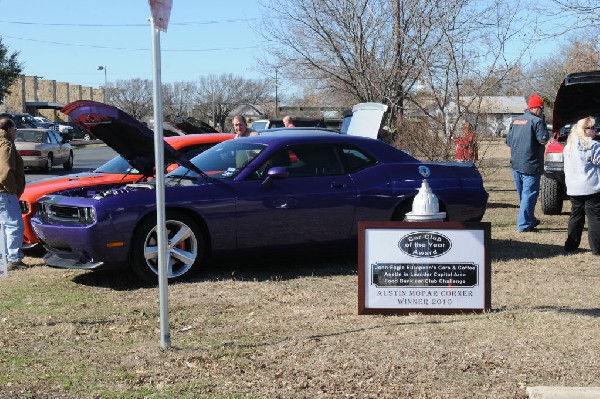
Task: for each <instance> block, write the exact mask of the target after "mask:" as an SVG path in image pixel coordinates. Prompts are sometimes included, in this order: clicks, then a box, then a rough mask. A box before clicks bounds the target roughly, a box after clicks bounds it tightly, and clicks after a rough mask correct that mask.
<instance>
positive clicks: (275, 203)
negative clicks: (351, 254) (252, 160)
mask: <svg viewBox="0 0 600 399" xmlns="http://www.w3.org/2000/svg"><path fill="white" fill-rule="evenodd" d="M275 166H280V167H281V166H282V167H287V168H288V171H289V177H287V178H276V179H273V180H271V181H270V182H269V184H266V185H265V184H263V182H264V178H265V175H266V172H267V171H268V170H269V169H270V168H272V167H275ZM238 188H239V190H240V191H239V192H240V193H241V194H240V196H239V197H238V202H237V212H236V213H237V216H238V217H237V220H238V222H237V223H238V224H237V244H238V248H240V249H248V248H254V247H281V246H289V245H298V244H310V243H314V244H323V243H328V242H334V241H340V240H347V239H348V238H349V237H350V234H351V231H352V226H353V223H354V214H355V208H356V200H357V193H356V188H355V185H354V183H353V181H352V179H351V177H350V176H349V175H348V174H347V173H346V172H345V170H344V166H343V164H342V162H341V160H340V156H339V152H338V150H337V148H336V147H335V146H334V145H332V144H325V145H322V144H319V145H315V144H311V145H297V146H290V147H286V148H284V149H282V150H280V151H279V152H277V153H275V154H274V155H273V156H272V157H270V158H269V160H268V161H267V162H265V163H264V164H263V165H261V166H260V167H259V168H258V169H257V173H256V174H255V175H254V177H253V178H249V179H246V180H245V181H243V182H240V186H239V187H238Z"/></svg>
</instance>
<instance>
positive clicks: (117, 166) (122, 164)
mask: <svg viewBox="0 0 600 399" xmlns="http://www.w3.org/2000/svg"><path fill="white" fill-rule="evenodd" d="M94 172H97V173H123V174H125V173H132V174H140V171H139V170H137V169H136V168H134V167H132V166H131V165H130V164H129V162H127V160H126V159H125V158H123V157H122V156H120V155H119V156H116V157H114V158H113V159H111V160H110V161H108V162H106V163H105V164H104V165H101V166H99V167H98V168H96V170H94Z"/></svg>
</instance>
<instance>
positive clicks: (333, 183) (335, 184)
mask: <svg viewBox="0 0 600 399" xmlns="http://www.w3.org/2000/svg"><path fill="white" fill-rule="evenodd" d="M347 187H348V186H347V185H346V183H338V182H335V181H334V182H332V183H331V188H347Z"/></svg>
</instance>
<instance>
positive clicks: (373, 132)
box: [341, 103, 388, 139]
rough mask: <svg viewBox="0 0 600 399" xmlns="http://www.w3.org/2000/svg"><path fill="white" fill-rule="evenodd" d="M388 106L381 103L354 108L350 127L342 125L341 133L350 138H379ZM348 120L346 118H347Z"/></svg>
mask: <svg viewBox="0 0 600 399" xmlns="http://www.w3.org/2000/svg"><path fill="white" fill-rule="evenodd" d="M387 109H388V106H387V105H385V104H380V103H360V104H356V105H355V106H354V107H352V116H351V119H350V123H349V125H348V124H347V123H346V122H345V123H343V124H342V129H341V132H342V133H345V134H348V135H349V136H361V137H370V138H372V139H376V138H377V134H378V133H379V128H380V127H381V120H382V119H383V113H384V112H385V111H387ZM345 119H346V118H345Z"/></svg>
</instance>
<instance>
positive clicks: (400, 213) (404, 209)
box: [392, 198, 414, 222]
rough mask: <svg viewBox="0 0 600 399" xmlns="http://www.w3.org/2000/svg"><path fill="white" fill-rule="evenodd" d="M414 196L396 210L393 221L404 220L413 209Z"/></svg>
mask: <svg viewBox="0 0 600 399" xmlns="http://www.w3.org/2000/svg"><path fill="white" fill-rule="evenodd" d="M413 200H414V198H411V199H410V201H404V202H403V203H402V204H400V205H399V206H398V207H396V209H395V210H394V214H393V215H392V221H393V222H404V218H405V217H406V214H407V213H409V212H411V211H412V204H413Z"/></svg>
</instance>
